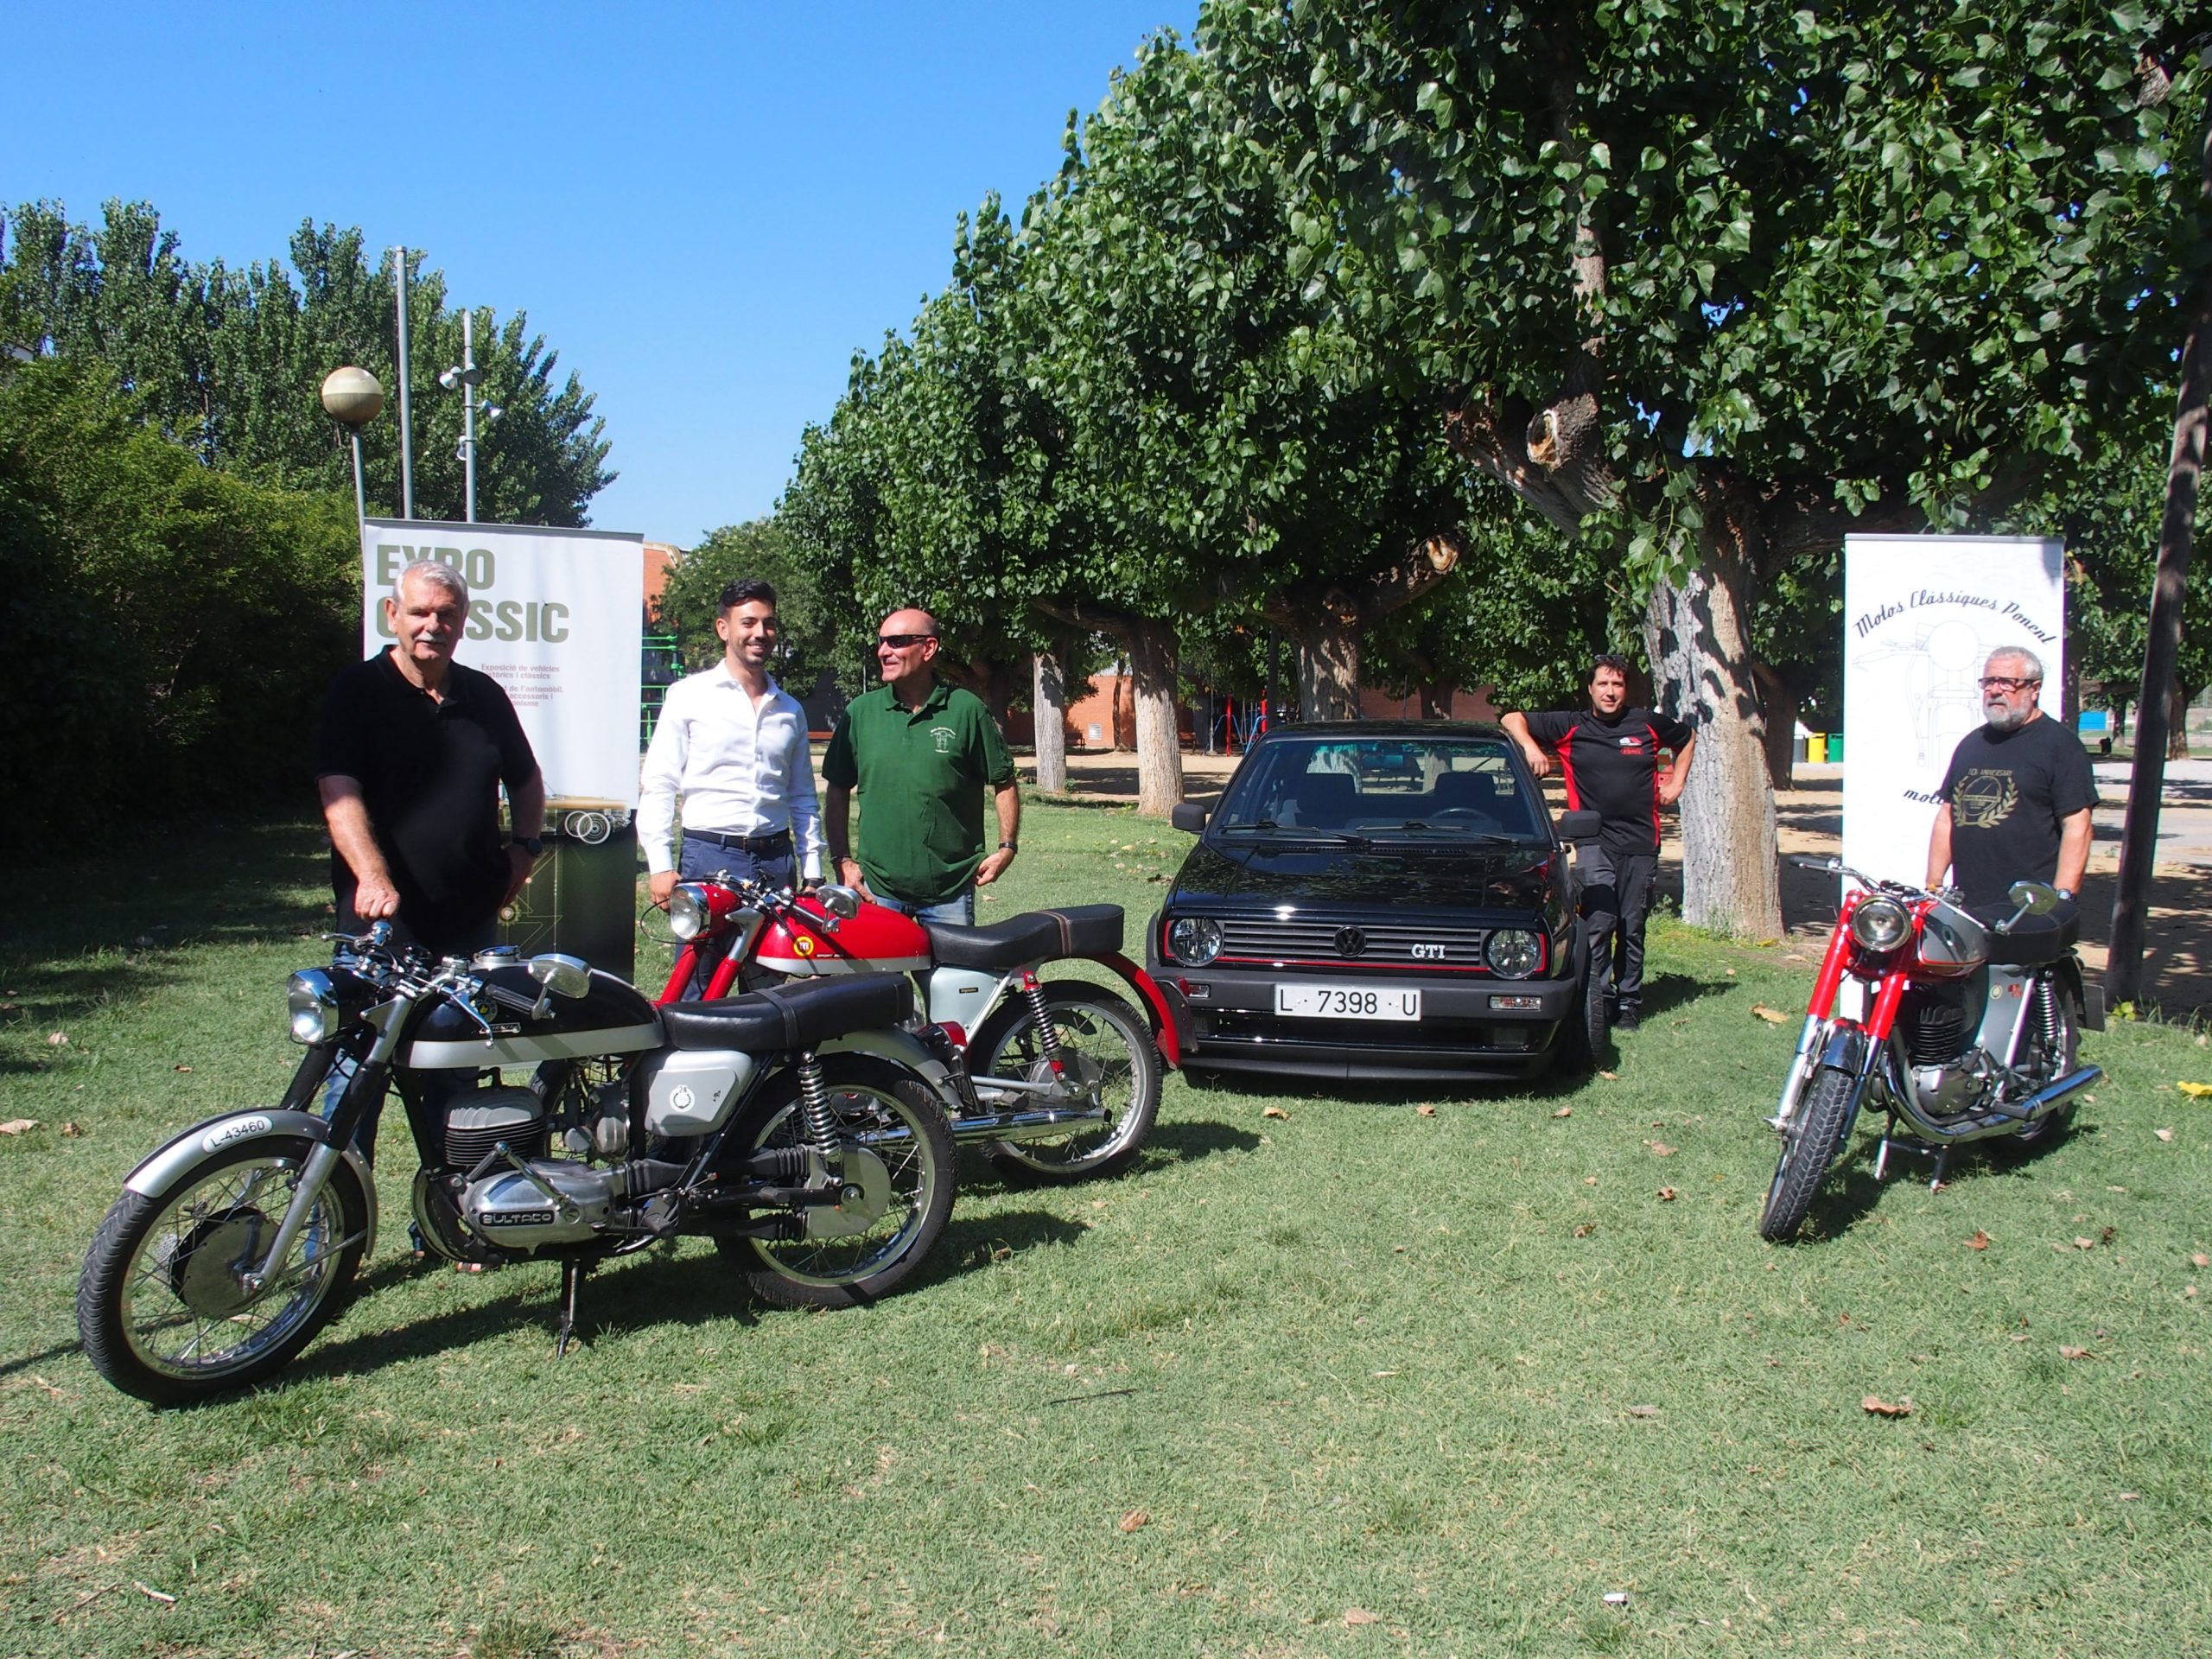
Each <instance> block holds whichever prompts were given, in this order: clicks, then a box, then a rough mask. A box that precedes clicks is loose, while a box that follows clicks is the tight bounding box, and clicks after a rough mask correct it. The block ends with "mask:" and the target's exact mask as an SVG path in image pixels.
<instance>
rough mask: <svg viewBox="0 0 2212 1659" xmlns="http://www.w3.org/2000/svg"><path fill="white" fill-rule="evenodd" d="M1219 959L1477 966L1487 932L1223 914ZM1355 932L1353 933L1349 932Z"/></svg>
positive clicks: (1397, 923)
mask: <svg viewBox="0 0 2212 1659" xmlns="http://www.w3.org/2000/svg"><path fill="white" fill-rule="evenodd" d="M1221 932H1222V943H1221V959H1222V960H1223V961H1229V960H1232V959H1235V960H1241V961H1247V962H1332V963H1333V962H1342V963H1362V964H1364V965H1368V966H1373V967H1385V968H1482V967H1484V966H1486V965H1487V964H1486V963H1485V962H1484V957H1483V947H1484V944H1487V943H1488V942H1489V939H1490V931H1489V930H1488V929H1487V928H1480V927H1427V926H1423V925H1421V924H1420V923H1418V922H1412V923H1408V922H1352V923H1338V922H1324V921H1306V920H1299V921H1290V922H1285V921H1277V920H1274V918H1223V921H1222V924H1221ZM1355 935H1356V936H1357V937H1356V938H1355V937H1352V936H1355Z"/></svg>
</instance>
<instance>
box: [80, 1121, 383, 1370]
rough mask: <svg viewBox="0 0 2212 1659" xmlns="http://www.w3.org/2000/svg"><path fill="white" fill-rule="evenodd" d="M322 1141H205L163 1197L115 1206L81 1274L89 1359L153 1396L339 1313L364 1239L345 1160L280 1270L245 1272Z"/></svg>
mask: <svg viewBox="0 0 2212 1659" xmlns="http://www.w3.org/2000/svg"><path fill="white" fill-rule="evenodd" d="M314 1147H315V1143H314V1142H313V1141H309V1140H308V1139H307V1138H306V1137H305V1136H284V1137H272V1138H270V1139H268V1140H260V1141H246V1142H243V1143H240V1144H238V1145H234V1146H230V1147H224V1148H223V1149H222V1150H220V1151H218V1152H214V1153H211V1154H208V1155H207V1157H206V1158H204V1159H202V1160H200V1162H199V1163H197V1164H195V1165H193V1166H191V1167H190V1168H188V1170H186V1172H185V1173H183V1175H182V1176H181V1177H180V1178H179V1179H177V1181H176V1182H175V1185H172V1186H170V1187H169V1188H168V1191H167V1192H163V1193H162V1194H161V1195H159V1196H157V1197H153V1198H149V1197H146V1196H143V1194H140V1193H137V1192H125V1193H124V1195H123V1196H122V1197H121V1198H118V1199H117V1200H116V1201H115V1203H114V1205H112V1206H111V1208H110V1209H109V1211H108V1212H107V1217H106V1219H105V1220H104V1221H102V1222H101V1223H100V1227H99V1232H98V1233H96V1234H94V1235H93V1236H92V1249H90V1250H88V1251H87V1252H86V1255H85V1270H84V1274H83V1276H82V1277H81V1278H80V1279H79V1281H78V1284H77V1330H78V1332H79V1335H80V1336H81V1337H82V1338H83V1339H84V1344H85V1353H86V1357H88V1358H90V1359H91V1361H92V1366H93V1369H94V1370H98V1371H99V1374H100V1375H101V1376H104V1377H105V1378H106V1379H107V1380H108V1381H109V1382H110V1383H113V1384H114V1385H115V1386H116V1387H117V1388H118V1389H122V1390H123V1391H124V1393H125V1394H133V1395H137V1396H138V1397H139V1398H140V1399H141V1400H149V1401H151V1402H153V1403H154V1404H156V1405H161V1406H167V1405H180V1404H182V1403H184V1402H188V1401H193V1400H199V1399H202V1398H205V1397H206V1396H207V1395H213V1394H219V1393H221V1392H223V1391H224V1390H226V1389H237V1388H242V1387H244V1386H245V1385H246V1384H248V1383H257V1382H258V1381H260V1380H261V1379H262V1378H263V1377H264V1376H269V1375H270V1374H271V1373H272V1372H275V1371H277V1370H281V1369H282V1368H283V1366H284V1365H286V1364H288V1363H290V1361H291V1359H292V1357H293V1356H294V1355H296V1354H297V1353H298V1352H299V1351H300V1350H301V1349H302V1348H304V1347H305V1346H307V1344H308V1340H309V1339H310V1338H312V1337H314V1335H315V1332H317V1331H319V1330H321V1328H322V1326H323V1325H325V1324H326V1323H327V1321H328V1320H329V1319H330V1318H331V1316H332V1315H333V1314H334V1313H337V1311H338V1309H339V1307H340V1305H341V1304H342V1302H343V1300H344V1297H345V1292H346V1287H348V1286H349V1285H351V1283H352V1282H353V1274H354V1273H355V1272H356V1271H357V1270H358V1269H359V1267H360V1263H361V1253H362V1251H363V1250H364V1249H365V1248H366V1246H367V1243H368V1200H367V1198H366V1196H365V1194H364V1193H363V1192H362V1191H361V1185H360V1180H359V1177H358V1176H357V1175H356V1174H355V1173H354V1170H353V1165H352V1164H350V1163H346V1162H342V1161H341V1162H340V1164H338V1166H336V1167H335V1168H334V1169H333V1170H332V1171H331V1174H330V1179H329V1181H328V1182H327V1184H326V1185H324V1187H323V1189H322V1192H321V1194H320V1195H319V1196H318V1197H317V1198H316V1199H315V1205H314V1207H313V1208H312V1209H311V1210H309V1211H308V1219H307V1225H306V1226H305V1227H303V1228H302V1230H301V1231H300V1236H299V1238H298V1241H297V1242H296V1243H295V1244H294V1245H293V1247H292V1252H291V1258H290V1260H289V1262H288V1263H287V1264H286V1266H285V1267H284V1268H283V1272H282V1273H281V1274H279V1275H278V1276H277V1279H276V1280H275V1281H273V1282H271V1283H270V1284H269V1285H267V1286H265V1287H263V1288H262V1289H261V1290H260V1291H259V1292H253V1291H250V1290H249V1289H248V1288H247V1287H245V1285H244V1284H243V1283H242V1282H241V1281H240V1275H241V1274H243V1273H244V1272H245V1270H246V1269H247V1268H250V1267H251V1266H253V1265H254V1264H256V1263H257V1262H258V1261H259V1260H260V1258H261V1257H262V1256H263V1255H265V1254H266V1252H267V1251H268V1249H269V1246H270V1242H271V1241H272V1240H273V1239H274V1238H275V1237H276V1235H277V1227H278V1226H279V1225H280V1224H282V1223H283V1219H284V1211H285V1210H286V1208H287V1206H289V1205H290V1203H291V1201H292V1195H293V1193H294V1192H296V1191H297V1190H298V1187H299V1182H300V1173H301V1170H302V1166H304V1165H305V1163H306V1161H307V1159H308V1154H309V1153H310V1152H312V1151H313V1150H314Z"/></svg>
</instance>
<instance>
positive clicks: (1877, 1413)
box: [1859, 1394, 1912, 1417]
mask: <svg viewBox="0 0 2212 1659" xmlns="http://www.w3.org/2000/svg"><path fill="white" fill-rule="evenodd" d="M1859 1410H1861V1411H1863V1412H1865V1413H1866V1414H1867V1415H1868V1416H1869V1417H1910V1416H1911V1415H1912V1396H1911V1395H1905V1396H1904V1398H1903V1399H1901V1400H1885V1399H1883V1398H1882V1396H1881V1395H1878V1394H1870V1395H1867V1396H1866V1398H1865V1399H1863V1400H1861V1401H1860V1402H1859Z"/></svg>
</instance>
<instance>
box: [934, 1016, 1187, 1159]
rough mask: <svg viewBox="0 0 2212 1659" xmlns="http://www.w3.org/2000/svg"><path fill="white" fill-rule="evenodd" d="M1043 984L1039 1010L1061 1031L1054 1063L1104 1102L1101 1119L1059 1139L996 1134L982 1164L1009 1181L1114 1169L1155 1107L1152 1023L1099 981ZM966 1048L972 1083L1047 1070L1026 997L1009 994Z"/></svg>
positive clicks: (1138, 1146)
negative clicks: (1097, 1125) (1058, 1062)
mask: <svg viewBox="0 0 2212 1659" xmlns="http://www.w3.org/2000/svg"><path fill="white" fill-rule="evenodd" d="M1042 988H1043V990H1044V993H1045V1007H1046V1013H1047V1014H1050V1016H1051V1018H1052V1024H1053V1027H1054V1028H1055V1029H1057V1030H1058V1033H1059V1035H1060V1046H1061V1058H1062V1063H1063V1064H1064V1065H1073V1066H1075V1067H1076V1068H1077V1071H1078V1073H1079V1074H1080V1076H1081V1080H1082V1082H1083V1084H1084V1088H1085V1099H1084V1104H1086V1105H1091V1106H1103V1107H1104V1108H1105V1109H1106V1111H1107V1114H1108V1116H1109V1122H1107V1123H1106V1124H1105V1125H1104V1126H1103V1127H1102V1128H1097V1129H1093V1130H1086V1131H1084V1132H1083V1133H1081V1134H1077V1135H1068V1136H1066V1137H1065V1138H1064V1139H1062V1140H1058V1141H993V1142H991V1144H990V1159H991V1163H992V1165H993V1166H994V1167H995V1168H996V1169H997V1170H998V1172H999V1173H1001V1175H1006V1176H1010V1177H1012V1178H1014V1179H1017V1180H1029V1181H1040V1182H1052V1183H1065V1182H1069V1181H1081V1180H1088V1179H1090V1178H1091V1177H1093V1176H1103V1175H1115V1174H1119V1173H1121V1172H1122V1170H1124V1169H1127V1168H1128V1166H1129V1165H1130V1164H1131V1163H1133V1162H1134V1161H1135V1159H1136V1155H1137V1154H1138V1153H1140V1152H1141V1151H1142V1150H1143V1149H1144V1142H1145V1137H1146V1136H1147V1135H1150V1134H1151V1133H1152V1125H1153V1121H1154V1119H1155V1118H1157V1117H1158V1116H1160V1051H1159V1050H1158V1049H1156V1048H1155V1047H1154V1046H1153V1041H1152V1027H1150V1026H1149V1025H1147V1023H1146V1022H1145V1019H1144V1016H1143V1015H1141V1014H1139V1013H1138V1012H1137V1011H1136V1010H1135V1008H1133V1007H1130V1006H1129V1005H1128V1002H1127V1001H1125V1000H1124V999H1122V998H1121V997H1118V996H1116V995H1114V993H1113V992H1111V991H1109V990H1107V989H1105V988H1103V987H1102V986H1097V985H1090V984H1086V983H1084V982H1083V981H1081V980H1074V979H1060V980H1051V981H1048V982H1046V984H1045V985H1044V986H1043V987H1042ZM968 1052H969V1062H970V1070H971V1072H972V1074H973V1075H974V1077H975V1078H976V1081H977V1083H979V1084H981V1083H983V1082H985V1081H986V1080H987V1079H988V1078H990V1077H1017V1078H1021V1079H1023V1080H1025V1081H1028V1082H1033V1083H1044V1082H1048V1081H1049V1080H1050V1079H1051V1077H1052V1066H1051V1064H1050V1063H1049V1062H1048V1061H1047V1060H1046V1058H1045V1050H1044V1046H1043V1045H1042V1044H1041V1043H1040V1042H1039V1040H1038V1033H1037V1021H1036V1020H1035V1019H1034V1018H1033V1017H1032V1016H1031V1014H1030V1012H1029V1005H1028V1002H1027V999H1026V998H1021V997H1014V998H1010V999H1009V1000H1008V1001H1007V1003H1006V1005H1005V1007H1001V1009H1000V1010H999V1011H998V1013H996V1014H993V1015H992V1016H991V1017H990V1019H988V1020H985V1021H984V1023H983V1028H982V1030H981V1031H979V1032H977V1033H976V1040H975V1041H974V1043H973V1044H971V1045H970V1046H969V1051H968ZM1028 1098H1032V1097H1031V1096H1021V1097H1020V1099H1028Z"/></svg>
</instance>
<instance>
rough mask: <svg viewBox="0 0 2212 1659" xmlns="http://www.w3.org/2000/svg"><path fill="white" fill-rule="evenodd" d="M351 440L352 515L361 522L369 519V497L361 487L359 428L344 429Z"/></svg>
mask: <svg viewBox="0 0 2212 1659" xmlns="http://www.w3.org/2000/svg"><path fill="white" fill-rule="evenodd" d="M347 432H348V435H350V436H351V437H352V438H353V517H354V518H356V519H357V520H359V522H360V523H361V524H366V523H367V522H368V519H369V498H368V496H367V495H366V494H365V493H363V491H362V488H361V429H360V428H359V427H358V426H355V427H349V428H347Z"/></svg>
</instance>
